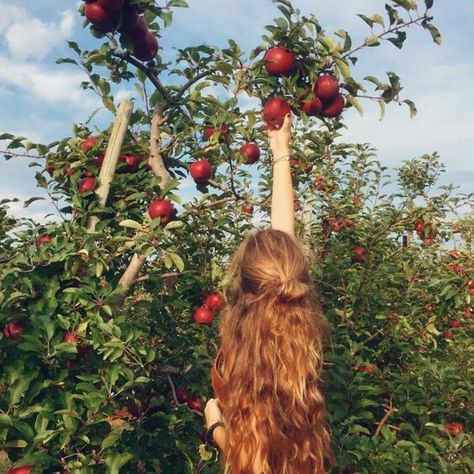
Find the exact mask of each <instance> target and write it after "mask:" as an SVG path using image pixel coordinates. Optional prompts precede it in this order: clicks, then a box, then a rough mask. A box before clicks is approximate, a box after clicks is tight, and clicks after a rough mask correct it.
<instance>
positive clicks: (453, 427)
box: [444, 421, 464, 436]
mask: <svg viewBox="0 0 474 474" xmlns="http://www.w3.org/2000/svg"><path fill="white" fill-rule="evenodd" d="M463 428H464V425H463V424H462V423H459V422H458V421H454V422H452V423H445V424H444V429H445V430H446V431H447V432H448V433H450V434H452V435H454V436H457V435H458V434H460V433H462V431H463Z"/></svg>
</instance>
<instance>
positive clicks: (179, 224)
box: [164, 220, 184, 230]
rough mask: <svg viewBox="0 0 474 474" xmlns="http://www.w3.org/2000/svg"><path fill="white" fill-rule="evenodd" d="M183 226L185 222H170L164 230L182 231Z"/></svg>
mask: <svg viewBox="0 0 474 474" xmlns="http://www.w3.org/2000/svg"><path fill="white" fill-rule="evenodd" d="M183 226H184V222H183V221H179V220H176V221H170V222H168V224H166V225H165V227H164V228H165V230H170V229H180V228H181V227H183Z"/></svg>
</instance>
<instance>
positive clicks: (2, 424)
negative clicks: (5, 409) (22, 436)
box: [0, 413, 13, 428]
mask: <svg viewBox="0 0 474 474" xmlns="http://www.w3.org/2000/svg"><path fill="white" fill-rule="evenodd" d="M12 425H13V422H12V418H11V416H8V415H5V414H3V413H0V428H10V426H12Z"/></svg>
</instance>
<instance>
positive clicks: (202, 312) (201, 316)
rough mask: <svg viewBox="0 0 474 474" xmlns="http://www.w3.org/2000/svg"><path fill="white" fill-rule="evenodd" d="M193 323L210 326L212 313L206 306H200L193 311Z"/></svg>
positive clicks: (212, 317)
mask: <svg viewBox="0 0 474 474" xmlns="http://www.w3.org/2000/svg"><path fill="white" fill-rule="evenodd" d="M193 318H194V321H196V322H197V323H199V324H211V323H212V320H213V319H214V313H213V312H212V310H210V309H209V308H208V307H206V306H200V307H199V308H197V309H196V311H194V314H193Z"/></svg>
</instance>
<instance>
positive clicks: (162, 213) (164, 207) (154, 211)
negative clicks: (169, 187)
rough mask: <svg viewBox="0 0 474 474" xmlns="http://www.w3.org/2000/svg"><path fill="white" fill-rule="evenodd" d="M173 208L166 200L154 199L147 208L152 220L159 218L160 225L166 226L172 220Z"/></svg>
mask: <svg viewBox="0 0 474 474" xmlns="http://www.w3.org/2000/svg"><path fill="white" fill-rule="evenodd" d="M174 213H175V208H174V206H173V203H172V202H171V201H168V200H167V199H155V200H154V201H153V202H152V203H151V204H150V207H149V208H148V214H149V215H150V217H151V218H152V219H156V218H157V217H159V218H160V224H161V225H166V224H168V222H169V221H170V220H171V219H172V218H173V216H174Z"/></svg>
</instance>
